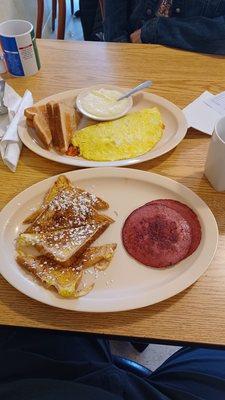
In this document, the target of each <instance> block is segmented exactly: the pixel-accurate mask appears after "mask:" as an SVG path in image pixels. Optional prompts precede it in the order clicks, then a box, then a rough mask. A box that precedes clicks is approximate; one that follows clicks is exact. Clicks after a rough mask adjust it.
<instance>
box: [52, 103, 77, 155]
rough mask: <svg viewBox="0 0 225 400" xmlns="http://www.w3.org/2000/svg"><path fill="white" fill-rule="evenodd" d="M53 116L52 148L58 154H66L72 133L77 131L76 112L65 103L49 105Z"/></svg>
mask: <svg viewBox="0 0 225 400" xmlns="http://www.w3.org/2000/svg"><path fill="white" fill-rule="evenodd" d="M51 107H52V109H53V116H54V130H53V131H52V141H53V146H54V147H55V149H56V150H58V151H59V152H60V153H66V151H67V150H68V147H69V144H70V140H71V138H72V135H73V133H74V132H75V130H76V129H77V125H78V124H77V121H76V110H75V108H74V107H73V108H71V107H69V106H68V105H67V104H65V103H57V102H55V103H53V105H51Z"/></svg>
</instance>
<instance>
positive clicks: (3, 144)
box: [0, 83, 33, 172]
mask: <svg viewBox="0 0 225 400" xmlns="http://www.w3.org/2000/svg"><path fill="white" fill-rule="evenodd" d="M4 104H5V106H6V107H8V115H7V114H6V115H3V116H0V153H1V156H2V160H3V162H4V164H5V165H7V167H8V168H9V169H10V170H11V171H13V172H15V171H16V167H17V164H18V161H19V157H20V152H21V148H22V143H21V140H20V138H19V135H18V131H17V128H18V124H19V122H20V121H21V119H22V117H23V115H24V109H25V108H27V107H31V106H32V105H33V97H32V94H31V92H30V91H29V90H26V91H25V93H24V96H23V97H20V96H19V95H18V94H17V93H16V92H15V90H14V89H12V88H11V86H9V85H8V84H7V83H6V85H5V94H4Z"/></svg>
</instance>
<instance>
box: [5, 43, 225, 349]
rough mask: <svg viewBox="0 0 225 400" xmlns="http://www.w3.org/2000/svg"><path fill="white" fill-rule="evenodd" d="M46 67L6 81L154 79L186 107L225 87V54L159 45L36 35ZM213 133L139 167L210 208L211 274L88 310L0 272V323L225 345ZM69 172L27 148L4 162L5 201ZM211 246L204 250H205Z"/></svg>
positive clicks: (223, 198) (224, 277)
mask: <svg viewBox="0 0 225 400" xmlns="http://www.w3.org/2000/svg"><path fill="white" fill-rule="evenodd" d="M38 46H39V51H40V56H41V62H42V68H41V70H40V72H39V73H38V74H37V75H36V76H33V77H30V78H20V79H17V78H12V77H8V76H6V78H7V81H8V83H9V84H10V85H12V87H13V88H14V89H15V90H16V91H18V93H19V94H21V95H22V94H23V93H24V91H25V89H26V88H28V89H30V90H31V91H32V93H33V95H34V98H35V100H39V99H41V98H43V97H45V96H49V95H51V94H54V93H57V92H60V91H65V90H68V89H72V88H82V87H84V86H88V85H93V84H97V83H104V82H105V83H108V84H116V85H123V86H127V87H131V86H133V85H136V84H138V83H140V82H142V81H144V80H147V79H151V80H153V82H154V85H153V87H152V89H151V91H152V92H153V93H156V94H158V95H160V96H164V97H165V98H167V99H168V100H171V101H172V102H174V103H175V104H177V105H178V106H180V107H184V106H185V105H186V104H188V103H189V102H190V101H191V100H193V99H195V98H196V97H197V96H198V95H200V94H201V93H202V92H203V91H204V90H209V91H211V92H212V93H218V92H220V91H222V90H224V87H225V69H224V65H225V60H224V58H223V57H219V56H209V55H200V54H195V53H189V52H184V51H179V50H173V49H169V48H165V47H161V46H151V45H135V44H113V43H112V44H105V43H88V42H65V41H48V40H39V41H38ZM208 144H209V138H208V137H207V135H204V134H201V133H200V132H197V131H195V130H190V131H189V132H188V134H187V136H186V138H185V139H184V140H183V141H182V143H181V144H179V146H177V148H176V149H174V150H173V151H171V152H170V153H168V154H166V155H164V156H162V157H159V158H157V159H155V160H151V161H149V162H146V163H143V164H139V165H137V166H135V167H134V168H139V169H142V170H146V171H154V172H156V173H159V174H162V175H165V176H168V177H170V178H173V179H176V180H177V181H178V182H181V183H183V184H184V185H186V186H188V187H189V188H191V189H192V190H193V191H194V192H195V193H197V194H198V195H199V196H200V197H201V198H202V199H203V200H204V201H205V202H206V203H207V204H208V206H209V207H210V208H211V210H212V211H213V213H214V215H215V217H216V220H217V222H218V225H219V232H220V239H219V246H218V251H217V254H216V257H215V258H214V261H213V262H212V264H211V266H210V267H209V269H208V270H207V272H206V273H205V274H204V276H202V277H201V278H200V279H199V280H198V282H196V283H195V284H194V285H193V286H192V287H190V288H189V289H187V290H185V291H184V292H182V293H181V294H179V295H177V296H175V297H173V298H171V299H169V300H167V301H164V302H161V303H159V304H156V305H154V306H151V307H146V308H142V309H139V310H133V311H129V312H120V313H109V314H104V315H103V314H90V313H78V312H70V311H66V310H60V309H56V308H53V307H50V306H46V305H43V304H40V303H38V302H36V301H34V300H31V299H29V298H28V297H26V296H24V295H23V294H21V293H20V292H18V291H17V290H16V289H14V288H13V287H11V286H10V285H9V284H8V283H7V282H6V281H5V280H4V279H3V278H0V324H8V325H18V326H29V327H44V328H54V329H67V330H74V331H79V332H93V333H100V334H109V335H120V336H133V337H139V338H145V339H146V338H149V339H156V340H163V341H166V340H174V341H177V342H178V341H187V342H195V343H202V344H217V345H225V218H224V209H225V194H224V193H216V192H215V191H214V190H213V189H212V188H211V186H210V185H209V183H208V182H207V180H206V179H205V177H204V173H203V171H204V163H205V158H206V154H207V148H208ZM69 170H71V166H66V165H62V164H57V163H55V162H52V161H48V160H46V159H44V158H41V157H39V156H37V155H36V154H34V153H32V152H31V151H29V150H28V149H27V148H25V146H24V147H23V150H22V154H21V159H20V162H19V165H18V168H17V171H16V173H12V172H10V171H9V170H8V169H7V168H6V167H5V166H4V165H3V164H2V163H0V171H1V172H0V173H1V184H0V207H1V208H2V207H4V205H6V204H7V202H8V201H9V200H11V199H12V198H13V197H14V196H15V195H16V194H18V193H20V192H21V191H22V190H24V189H25V188H27V187H28V186H30V185H32V184H34V183H36V182H39V181H40V180H42V179H44V178H47V177H50V176H52V175H55V174H59V173H63V172H66V171H69ZM206 251H207V249H206Z"/></svg>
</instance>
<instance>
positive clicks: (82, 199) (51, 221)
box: [25, 177, 113, 233]
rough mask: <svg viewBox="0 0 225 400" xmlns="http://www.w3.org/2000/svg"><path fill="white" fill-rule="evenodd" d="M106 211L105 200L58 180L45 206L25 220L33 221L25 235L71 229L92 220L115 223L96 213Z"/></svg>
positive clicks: (47, 196) (64, 179)
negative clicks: (99, 210)
mask: <svg viewBox="0 0 225 400" xmlns="http://www.w3.org/2000/svg"><path fill="white" fill-rule="evenodd" d="M103 208H108V203H106V202H104V200H101V199H100V198H98V197H96V196H95V195H93V194H91V193H89V192H86V191H84V190H82V189H79V188H75V187H73V186H72V185H71V183H70V182H69V181H68V180H67V178H65V177H63V178H61V179H60V177H59V178H58V180H57V181H56V182H55V184H54V185H53V186H52V188H51V189H50V191H49V192H48V193H47V195H46V197H45V199H44V203H43V205H42V207H41V208H40V209H39V210H37V211H36V212H35V213H33V214H32V215H31V216H30V217H28V218H27V219H26V220H25V223H27V222H30V221H33V222H32V225H30V226H29V227H28V228H27V229H26V231H25V232H26V233H32V232H41V231H43V232H45V231H49V230H56V229H57V230H58V229H65V228H68V227H69V228H70V227H71V228H72V227H75V226H81V225H84V224H85V223H86V222H87V221H90V220H95V221H96V222H104V221H108V222H110V223H112V222H113V220H112V218H110V217H108V216H105V215H103V214H99V213H98V212H97V210H98V209H103ZM35 217H36V219H35Z"/></svg>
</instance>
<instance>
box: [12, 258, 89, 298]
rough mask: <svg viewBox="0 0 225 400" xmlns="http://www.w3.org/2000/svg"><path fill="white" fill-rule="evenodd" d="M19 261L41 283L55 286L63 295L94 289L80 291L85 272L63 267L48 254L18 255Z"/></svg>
mask: <svg viewBox="0 0 225 400" xmlns="http://www.w3.org/2000/svg"><path fill="white" fill-rule="evenodd" d="M16 260H17V263H18V264H19V265H20V266H21V267H22V268H23V269H25V270H27V271H28V272H30V273H31V274H32V275H34V276H35V277H36V278H38V279H39V280H40V281H41V283H42V284H43V285H44V286H46V287H47V288H49V287H54V288H55V289H56V290H57V292H58V293H59V295H61V296H62V297H75V298H76V297H80V296H82V295H85V294H87V293H88V291H90V290H91V289H92V287H93V286H92V287H90V288H89V290H88V291H87V290H86V291H85V292H83V293H82V291H81V292H79V291H78V286H79V283H80V281H81V279H82V275H83V272H82V271H81V272H77V271H76V269H75V268H62V267H61V266H58V264H57V263H56V262H55V261H54V260H51V259H48V258H47V257H46V256H38V257H30V256H27V257H25V256H21V255H19V256H17V259H16Z"/></svg>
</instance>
